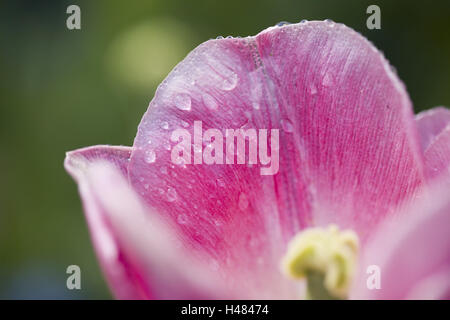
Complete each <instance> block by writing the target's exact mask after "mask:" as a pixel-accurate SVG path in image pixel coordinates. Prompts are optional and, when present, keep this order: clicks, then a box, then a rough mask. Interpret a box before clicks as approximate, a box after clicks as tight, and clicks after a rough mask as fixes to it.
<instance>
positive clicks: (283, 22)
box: [275, 21, 290, 27]
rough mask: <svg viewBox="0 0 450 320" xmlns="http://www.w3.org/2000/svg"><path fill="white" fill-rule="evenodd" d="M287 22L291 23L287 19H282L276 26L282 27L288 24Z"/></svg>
mask: <svg viewBox="0 0 450 320" xmlns="http://www.w3.org/2000/svg"><path fill="white" fill-rule="evenodd" d="M287 24H290V23H289V22H287V21H281V22H278V23H277V24H276V25H275V26H277V27H282V26H284V25H287Z"/></svg>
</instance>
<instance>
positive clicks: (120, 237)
mask: <svg viewBox="0 0 450 320" xmlns="http://www.w3.org/2000/svg"><path fill="white" fill-rule="evenodd" d="M196 121H201V123H202V129H203V130H209V129H212V130H216V131H213V132H215V133H217V134H218V133H221V132H222V130H225V129H226V128H235V129H250V128H254V129H258V130H260V131H259V132H262V131H261V130H268V131H267V132H269V131H270V130H273V129H279V132H278V131H276V132H278V139H279V140H277V142H278V145H277V146H275V145H274V144H272V145H270V144H268V146H269V147H268V148H269V149H268V151H269V154H272V155H274V154H275V153H277V154H278V155H279V168H278V170H277V171H276V172H274V174H268V175H264V174H261V172H262V171H261V168H264V167H265V164H264V163H262V161H259V162H257V163H250V162H249V161H245V163H238V162H236V161H234V162H231V163H220V164H219V163H217V162H216V163H205V162H203V163H201V164H198V163H197V164H196V163H195V162H194V161H191V163H186V162H183V161H181V162H179V163H174V162H173V161H172V151H173V150H174V148H176V147H177V146H179V145H178V144H177V143H179V142H180V141H179V140H177V139H178V138H179V137H178V136H176V135H175V136H176V137H175V138H176V139H174V132H180V131H176V130H179V129H182V130H185V131H187V132H191V133H192V134H193V135H194V132H193V131H194V122H196ZM185 131H183V132H185ZM263 132H266V131H263ZM273 132H275V131H273ZM224 136H226V135H224ZM269 136H271V137H274V134H271V135H269ZM269 136H267V139H269ZM217 137H218V135H216V138H217ZM202 139H205V135H203V138H202ZM247 140H251V139H247ZM233 141H234V140H233ZM274 141H276V140H274ZM216 142H217V141H216ZM211 143H213V141H211V140H210V141H209V143H208V142H206V143H205V141H203V142H200V144H198V141H197V142H196V143H192V144H193V146H192V148H191V146H188V147H190V148H189V149H188V151H187V152H188V153H189V156H191V152H192V159H200V160H201V159H202V158H201V157H203V159H205V158H204V157H205V150H207V148H208V146H209V144H211ZM222 143H223V144H225V141H222V142H221V143H219V145H220V147H222ZM258 143H259V144H261V143H262V142H261V140H259V141H258ZM217 145H218V144H216V146H217ZM227 147H228V146H225V148H224V150H227ZM215 150H216V151H217V150H219V149H215ZM177 152H178V151H177ZM198 153H201V154H202V156H201V155H200V156H198ZM238 156H239V155H238ZM247 156H248V155H246V158H245V160H248V157H247ZM196 157H197V158H196ZM190 159H191V158H190ZM258 159H259V158H258ZM259 160H261V159H259ZM449 164H450V111H449V110H448V109H445V108H442V107H439V108H434V109H431V110H429V111H426V112H423V113H421V114H419V115H417V116H414V114H413V108H412V104H411V101H410V99H409V96H408V93H407V91H406V89H405V86H404V84H403V83H402V82H401V81H400V80H399V78H398V76H397V74H396V72H395V71H394V70H393V69H392V68H391V66H390V65H389V63H388V61H387V60H386V59H385V58H384V56H383V55H382V54H381V53H380V52H379V51H378V50H377V49H376V48H375V47H374V46H373V45H372V44H371V43H370V42H369V41H368V40H367V39H365V38H364V37H363V36H361V35H360V34H359V33H357V32H355V31H354V30H352V29H350V28H348V27H346V26H344V25H342V24H338V23H334V22H332V21H329V20H326V21H323V22H321V21H312V22H301V23H298V24H289V25H282V26H281V25H280V26H275V27H271V28H268V29H266V30H264V31H262V32H261V33H259V34H258V35H256V36H253V37H246V38H225V39H223V38H222V39H215V40H209V41H207V42H205V43H203V44H201V45H200V46H199V47H197V48H196V49H194V50H193V51H192V52H191V53H190V54H189V55H188V56H187V57H186V58H185V59H184V60H183V61H182V62H180V63H179V64H178V65H177V66H176V67H175V68H174V70H173V71H172V72H171V73H170V74H169V75H168V77H167V78H166V79H165V80H164V81H163V82H162V84H161V85H160V86H159V87H158V89H157V91H156V93H155V97H154V98H153V100H152V101H151V102H150V105H149V107H148V110H147V112H146V113H145V114H144V116H143V118H142V121H141V123H140V125H139V128H138V132H137V135H136V138H135V140H134V144H133V146H132V147H125V146H106V145H99V146H92V147H88V148H84V149H79V150H75V151H71V152H69V153H68V154H67V157H66V160H65V168H66V170H67V171H68V172H69V173H70V174H71V176H72V177H73V178H74V179H75V180H76V182H77V183H78V187H79V192H80V195H81V198H82V201H83V206H84V211H85V215H86V218H87V222H88V225H89V229H90V233H91V237H92V241H93V244H94V246H95V250H96V253H97V255H98V258H99V261H100V264H101V267H102V269H103V271H104V273H105V276H106V279H107V281H108V283H109V285H110V288H111V290H112V292H113V293H114V295H115V297H116V298H119V299H141V298H142V299H145V298H149V299H185V298H188V299H217V298H222V299H228V298H233V299H234V298H238V299H303V298H311V299H328V298H329V299H346V298H351V299H415V298H420V299H421V298H431V299H441V298H449V297H450V235H449V233H448V230H449V227H450V198H449V197H448V195H449V191H450V171H449ZM371 270H377V272H378V279H375V280H374V281H375V282H374V283H375V285H374V286H371V285H370V284H371V283H370V281H372V280H373V279H372V278H370V277H372V276H374V275H375V273H372V271H371Z"/></svg>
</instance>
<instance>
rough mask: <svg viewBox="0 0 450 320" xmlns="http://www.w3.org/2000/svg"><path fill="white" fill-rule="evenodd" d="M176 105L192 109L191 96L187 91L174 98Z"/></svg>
mask: <svg viewBox="0 0 450 320" xmlns="http://www.w3.org/2000/svg"><path fill="white" fill-rule="evenodd" d="M174 103H175V106H176V107H177V108H178V109H180V110H186V111H189V110H191V97H190V96H189V95H187V94H185V93H180V94H178V95H176V96H175V98H174Z"/></svg>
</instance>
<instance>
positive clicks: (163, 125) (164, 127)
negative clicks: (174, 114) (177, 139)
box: [161, 121, 169, 130]
mask: <svg viewBox="0 0 450 320" xmlns="http://www.w3.org/2000/svg"><path fill="white" fill-rule="evenodd" d="M161 128H163V129H164V130H168V129H169V123H168V122H167V121H163V122H161Z"/></svg>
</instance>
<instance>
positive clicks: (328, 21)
mask: <svg viewBox="0 0 450 320" xmlns="http://www.w3.org/2000/svg"><path fill="white" fill-rule="evenodd" d="M325 23H326V24H327V25H328V26H330V27H334V21H333V20H331V19H325Z"/></svg>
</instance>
